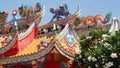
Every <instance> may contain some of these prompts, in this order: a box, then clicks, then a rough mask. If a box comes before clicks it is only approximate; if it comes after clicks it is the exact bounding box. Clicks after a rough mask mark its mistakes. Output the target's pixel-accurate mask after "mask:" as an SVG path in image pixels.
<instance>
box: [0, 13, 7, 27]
mask: <svg viewBox="0 0 120 68" xmlns="http://www.w3.org/2000/svg"><path fill="white" fill-rule="evenodd" d="M7 17H8V12H5V11H3V12H0V26H2V25H3V24H4V23H5V22H6V20H7Z"/></svg>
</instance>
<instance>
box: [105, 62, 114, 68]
mask: <svg viewBox="0 0 120 68" xmlns="http://www.w3.org/2000/svg"><path fill="white" fill-rule="evenodd" d="M112 66H113V62H108V63H105V65H104V66H103V67H104V68H110V67H112Z"/></svg>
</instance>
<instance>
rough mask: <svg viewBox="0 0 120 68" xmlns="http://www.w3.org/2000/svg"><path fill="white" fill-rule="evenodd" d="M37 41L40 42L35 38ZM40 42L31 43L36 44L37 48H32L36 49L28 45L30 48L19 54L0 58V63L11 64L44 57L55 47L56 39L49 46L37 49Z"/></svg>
mask: <svg viewBox="0 0 120 68" xmlns="http://www.w3.org/2000/svg"><path fill="white" fill-rule="evenodd" d="M35 41H38V42H39V40H35ZM38 42H34V43H32V44H31V46H32V45H36V47H35V48H32V49H33V50H34V51H33V50H31V49H30V48H29V47H28V49H26V50H24V51H22V52H21V53H19V54H17V55H14V56H10V57H5V58H1V59H0V63H1V64H11V63H17V62H27V61H32V60H35V59H38V58H41V57H44V56H45V55H46V54H48V53H49V52H50V51H51V50H52V49H53V48H54V43H55V41H54V40H52V41H51V43H50V44H49V45H48V47H46V48H45V49H43V50H41V51H37V50H35V49H36V48H37V44H38ZM36 43H37V44H36ZM26 51H27V52H26ZM29 51H30V52H29Z"/></svg>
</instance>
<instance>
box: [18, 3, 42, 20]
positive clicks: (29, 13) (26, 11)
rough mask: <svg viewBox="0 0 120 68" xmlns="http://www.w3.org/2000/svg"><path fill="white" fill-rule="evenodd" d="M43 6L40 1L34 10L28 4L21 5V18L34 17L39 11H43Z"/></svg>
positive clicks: (19, 9)
mask: <svg viewBox="0 0 120 68" xmlns="http://www.w3.org/2000/svg"><path fill="white" fill-rule="evenodd" d="M41 8H42V6H41V5H40V3H37V4H36V6H35V8H34V10H33V8H32V7H29V6H27V5H26V6H23V5H22V6H21V7H19V8H18V11H19V14H20V16H21V18H22V19H23V20H25V19H27V18H32V17H34V16H35V14H36V13H37V12H40V11H41Z"/></svg>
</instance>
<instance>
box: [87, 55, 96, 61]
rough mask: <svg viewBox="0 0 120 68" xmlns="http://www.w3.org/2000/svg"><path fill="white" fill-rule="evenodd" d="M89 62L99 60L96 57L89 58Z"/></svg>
mask: <svg viewBox="0 0 120 68" xmlns="http://www.w3.org/2000/svg"><path fill="white" fill-rule="evenodd" d="M88 60H89V61H93V62H94V61H97V59H96V58H95V57H91V56H89V57H88Z"/></svg>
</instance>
